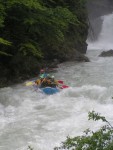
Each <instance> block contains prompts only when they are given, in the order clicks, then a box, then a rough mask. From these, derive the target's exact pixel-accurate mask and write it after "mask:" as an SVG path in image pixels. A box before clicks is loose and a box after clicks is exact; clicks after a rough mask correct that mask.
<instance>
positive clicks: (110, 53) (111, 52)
mask: <svg viewBox="0 0 113 150" xmlns="http://www.w3.org/2000/svg"><path fill="white" fill-rule="evenodd" d="M99 57H113V50H112V49H110V50H109V51H103V52H102V53H101V54H100V55H99Z"/></svg>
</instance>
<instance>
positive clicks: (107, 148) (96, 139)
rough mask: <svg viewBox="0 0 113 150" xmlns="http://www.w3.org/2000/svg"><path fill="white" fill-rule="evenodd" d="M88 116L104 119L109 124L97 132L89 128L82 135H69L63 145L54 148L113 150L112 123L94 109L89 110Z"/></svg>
mask: <svg viewBox="0 0 113 150" xmlns="http://www.w3.org/2000/svg"><path fill="white" fill-rule="evenodd" d="M88 116H89V120H90V119H92V120H94V121H97V120H102V121H103V122H105V123H107V125H104V126H103V127H101V128H100V129H99V130H98V131H95V132H94V131H90V130H89V129H87V130H86V131H85V132H84V135H82V136H77V137H74V138H70V137H67V140H66V141H65V142H63V143H62V146H61V147H56V148H54V150H61V149H62V150H113V127H112V126H111V124H110V123H109V122H108V121H107V120H106V118H105V117H103V116H100V115H99V114H98V113H95V112H94V111H92V112H89V115H88Z"/></svg>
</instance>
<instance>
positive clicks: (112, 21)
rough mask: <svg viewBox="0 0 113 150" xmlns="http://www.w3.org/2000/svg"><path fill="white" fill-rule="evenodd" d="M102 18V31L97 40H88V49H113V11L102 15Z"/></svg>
mask: <svg viewBox="0 0 113 150" xmlns="http://www.w3.org/2000/svg"><path fill="white" fill-rule="evenodd" d="M101 19H102V20H103V23H102V28H101V32H100V34H99V36H98V38H97V40H96V41H95V42H91V41H89V40H87V43H88V49H101V50H109V49H113V13H112V14H109V15H105V16H102V17H101ZM95 28H96V26H95Z"/></svg>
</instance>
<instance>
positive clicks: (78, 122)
mask: <svg viewBox="0 0 113 150" xmlns="http://www.w3.org/2000/svg"><path fill="white" fill-rule="evenodd" d="M108 17H111V16H108ZM105 18H106V17H105ZM107 19H108V18H107ZM108 20H109V19H108ZM104 22H106V20H105V21H104ZM110 27H111V26H110ZM104 28H105V24H104ZM111 28H112V27H111ZM102 30H103V29H102ZM104 31H105V30H104ZM102 32H103V31H102ZM101 44H102V43H101ZM95 46H96V45H95ZM101 51H102V50H99V49H95V48H93V50H91V49H90V47H89V50H88V51H87V54H86V55H87V56H88V57H89V58H90V62H80V63H77V62H66V63H63V64H60V65H59V68H58V69H57V72H56V73H54V75H55V77H56V78H57V79H61V80H63V81H64V82H65V83H66V84H67V85H69V86H70V88H68V89H64V90H62V91H61V92H59V93H58V94H55V95H50V96H47V95H44V94H42V93H40V92H39V91H37V92H36V91H34V89H33V88H32V87H26V86H25V85H24V83H23V84H18V85H14V86H11V87H6V88H1V89H0V150H27V148H28V146H29V145H30V146H31V147H33V148H34V150H53V148H54V147H55V146H59V145H60V143H61V142H62V141H64V140H65V139H66V136H68V135H70V136H72V137H73V136H77V135H81V134H82V133H83V131H84V130H86V129H88V128H90V129H92V130H97V129H98V128H99V127H100V126H102V125H103V123H102V122H101V121H99V122H93V121H88V112H89V111H92V110H94V111H96V112H98V113H101V115H103V116H105V117H106V119H107V120H108V121H109V122H110V123H111V124H113V99H112V97H113V67H112V64H113V58H112V57H106V58H104V57H98V55H99V54H100V53H101Z"/></svg>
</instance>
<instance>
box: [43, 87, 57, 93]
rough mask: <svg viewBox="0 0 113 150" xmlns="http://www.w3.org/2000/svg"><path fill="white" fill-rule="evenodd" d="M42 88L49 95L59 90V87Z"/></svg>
mask: <svg viewBox="0 0 113 150" xmlns="http://www.w3.org/2000/svg"><path fill="white" fill-rule="evenodd" d="M40 90H41V91H42V92H44V93H45V94H47V95H52V94H56V93H58V92H59V89H58V88H52V87H45V88H40Z"/></svg>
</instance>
